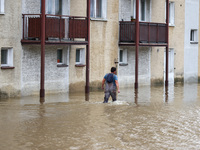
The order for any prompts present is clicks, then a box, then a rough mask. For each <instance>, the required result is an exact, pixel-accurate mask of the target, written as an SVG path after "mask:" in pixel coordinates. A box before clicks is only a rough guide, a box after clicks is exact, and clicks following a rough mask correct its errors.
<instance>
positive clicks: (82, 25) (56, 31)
mask: <svg viewBox="0 0 200 150" xmlns="http://www.w3.org/2000/svg"><path fill="white" fill-rule="evenodd" d="M22 17H23V37H22V41H40V37H41V15H40V14H23V15H22ZM87 37H88V36H87V17H75V16H63V15H61V16H60V15H46V18H45V39H46V41H62V42H63V41H64V42H67V41H86V40H87Z"/></svg>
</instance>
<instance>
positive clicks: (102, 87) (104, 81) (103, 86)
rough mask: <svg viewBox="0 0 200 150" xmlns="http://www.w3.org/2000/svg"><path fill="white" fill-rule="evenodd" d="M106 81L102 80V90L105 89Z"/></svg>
mask: <svg viewBox="0 0 200 150" xmlns="http://www.w3.org/2000/svg"><path fill="white" fill-rule="evenodd" d="M105 81H106V79H105V78H103V80H102V86H101V88H102V89H104V83H105Z"/></svg>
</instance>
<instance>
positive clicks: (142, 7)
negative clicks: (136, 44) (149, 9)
mask: <svg viewBox="0 0 200 150" xmlns="http://www.w3.org/2000/svg"><path fill="white" fill-rule="evenodd" d="M140 20H141V21H145V0H141V18H140Z"/></svg>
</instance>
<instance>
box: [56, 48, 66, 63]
mask: <svg viewBox="0 0 200 150" xmlns="http://www.w3.org/2000/svg"><path fill="white" fill-rule="evenodd" d="M57 65H58V66H59V65H61V66H63V65H65V66H67V50H63V49H57Z"/></svg>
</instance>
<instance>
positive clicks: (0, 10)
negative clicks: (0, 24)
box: [0, 0, 5, 14]
mask: <svg viewBox="0 0 200 150" xmlns="http://www.w3.org/2000/svg"><path fill="white" fill-rule="evenodd" d="M4 13H5V12H4V0H0V14H4Z"/></svg>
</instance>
